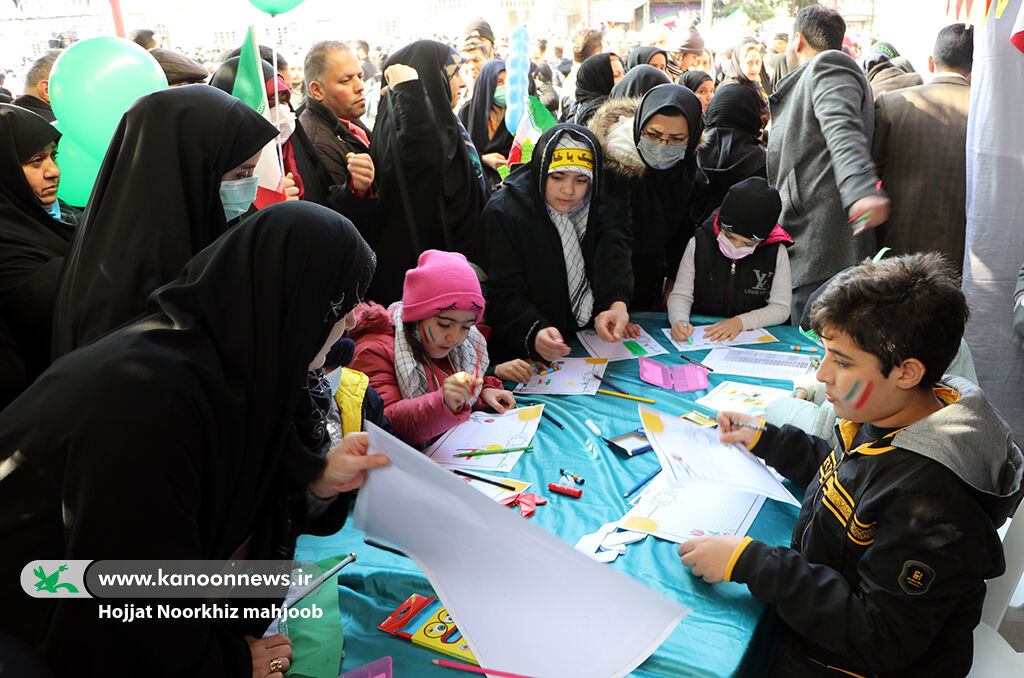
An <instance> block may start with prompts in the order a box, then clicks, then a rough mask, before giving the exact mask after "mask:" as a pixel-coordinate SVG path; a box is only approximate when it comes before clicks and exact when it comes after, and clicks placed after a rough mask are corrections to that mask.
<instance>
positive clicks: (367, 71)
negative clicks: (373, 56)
mask: <svg viewBox="0 0 1024 678" xmlns="http://www.w3.org/2000/svg"><path fill="white" fill-rule="evenodd" d="M350 46H351V48H352V50H353V51H354V52H355V53H356V58H357V59H359V66H360V67H361V68H362V69H363V81H364V82H365V81H367V80H369V79H370V78H372V77H373V76H375V75H377V67H376V66H374V65H373V62H372V61H370V43H368V42H366V41H365V40H353V41H352V44H351V45H350Z"/></svg>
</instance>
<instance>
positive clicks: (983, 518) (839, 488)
mask: <svg viewBox="0 0 1024 678" xmlns="http://www.w3.org/2000/svg"><path fill="white" fill-rule="evenodd" d="M935 394H936V396H937V397H938V398H939V399H940V400H941V401H942V402H943V403H945V407H943V408H942V409H941V410H939V411H937V412H935V413H933V414H931V415H929V416H927V417H924V418H923V419H920V420H918V421H917V422H914V423H913V424H910V425H909V426H906V427H904V428H901V429H896V430H890V431H887V432H884V433H883V435H882V436H881V437H880V438H877V439H875V440H868V441H867V442H863V443H862V444H856V443H854V440H855V439H856V440H857V441H858V443H861V441H862V440H864V438H863V434H864V433H865V432H870V429H871V428H873V427H871V425H870V424H864V425H858V424H855V423H852V422H849V421H845V420H840V421H839V423H838V425H837V427H836V432H837V436H838V438H839V444H838V445H837V446H836V447H835V448H834V449H831V450H830V449H829V446H828V444H827V443H826V442H825V441H823V440H821V439H820V438H814V437H812V436H808V435H807V434H805V433H803V432H802V431H800V430H799V429H796V428H793V427H791V426H784V427H782V428H776V427H774V426H769V427H768V430H767V432H765V433H764V434H762V435H761V437H760V438H759V439H758V440H757V441H756V445H755V446H754V447H753V448H752V449H753V452H754V453H755V454H757V455H758V456H761V457H763V458H764V459H765V461H767V462H768V463H769V464H770V465H772V466H774V467H775V468H776V469H777V470H779V472H781V473H782V474H783V475H784V476H786V477H787V478H789V479H790V480H793V481H794V482H796V483H799V484H801V485H807V492H806V494H805V495H804V500H803V508H802V510H801V512H800V517H799V519H798V521H797V525H796V528H795V529H794V531H793V547H792V548H785V547H782V546H774V547H773V546H768V545H766V544H762V543H760V542H756V541H750V542H748V543H746V544H745V545H741V550H739V554H738V557H737V555H736V554H734V556H733V558H734V559H735V565H734V567H733V568H732V571H731V573H730V572H727V573H726V575H727V578H729V579H730V580H731V581H738V582H744V583H746V584H747V585H748V586H749V588H750V591H751V593H753V594H754V596H755V597H757V598H758V599H759V600H763V601H765V602H767V603H771V604H774V605H775V606H776V608H777V610H778V613H779V616H780V617H781V618H782V620H783V621H784V622H785V623H786V626H787V628H786V630H785V633H786V634H788V636H789V638H788V640H790V641H791V642H793V643H795V645H796V647H797V648H798V649H797V651H796V654H799V655H806V657H808V658H809V659H810V661H811V662H813V663H814V664H821V665H822V666H833V667H838V668H840V669H842V673H843V674H849V675H877V676H892V677H895V676H900V677H901V678H911V677H914V676H921V677H924V676H940V675H941V676H954V675H955V676H964V675H967V673H968V671H969V669H970V665H971V661H972V657H973V653H972V649H971V648H972V642H971V638H972V636H971V634H972V630H973V629H974V627H975V626H977V624H978V621H979V619H980V618H981V607H982V602H983V601H984V597H985V581H984V580H985V579H990V578H992V577H997V576H999V575H1000V574H1002V573H1003V570H1004V569H1005V561H1004V559H1003V551H1002V545H1001V543H1000V540H999V536H998V535H997V533H996V528H997V527H998V526H1000V525H1002V523H1003V522H1004V521H1005V520H1006V518H1007V517H1008V516H1009V515H1010V514H1011V513H1013V511H1014V509H1015V508H1016V506H1017V504H1018V503H1019V502H1020V499H1021V473H1022V470H1024V456H1022V454H1021V450H1020V448H1019V447H1017V446H1016V445H1015V444H1014V443H1013V434H1012V432H1011V431H1010V428H1009V425H1008V424H1007V423H1006V421H1005V420H1004V419H1003V418H1002V417H1001V416H1000V415H999V413H998V412H996V411H995V410H994V409H993V408H992V406H991V405H990V404H989V403H988V401H987V400H986V399H985V396H984V394H983V393H982V391H981V389H980V388H978V387H977V386H976V385H974V384H973V383H971V382H970V381H968V380H966V379H963V378H961V377H953V376H949V375H947V376H946V377H944V378H943V383H940V384H939V385H938V387H936V389H935ZM862 428H863V429H868V431H862V430H861V429H862ZM875 432H879V429H875ZM872 437H874V436H872ZM851 448H854V449H851ZM779 661H780V660H777V662H776V663H777V666H776V669H777V670H778V669H780V668H781V669H784V670H785V669H786V667H785V666H778V663H779ZM782 661H784V660H782ZM790 669H792V671H791V673H789V674H785V673H784V674H783V675H792V674H793V671H795V668H794V667H790ZM829 675H831V674H829Z"/></svg>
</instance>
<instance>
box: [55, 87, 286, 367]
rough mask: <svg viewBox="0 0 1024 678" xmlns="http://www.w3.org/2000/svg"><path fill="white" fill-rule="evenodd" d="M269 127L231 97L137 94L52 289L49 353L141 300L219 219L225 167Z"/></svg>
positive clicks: (137, 308)
mask: <svg viewBox="0 0 1024 678" xmlns="http://www.w3.org/2000/svg"><path fill="white" fill-rule="evenodd" d="M275 136H277V128H276V127H274V126H273V125H271V124H270V123H269V122H267V121H266V120H265V119H264V118H263V117H262V116H261V115H259V114H258V113H257V112H256V111H254V110H253V109H251V108H249V106H247V105H246V104H244V103H242V102H241V101H240V100H238V99H236V98H235V97H233V96H231V95H229V94H225V93H224V92H222V91H220V90H218V89H216V88H214V87H209V86H207V85H185V86H184V87H175V88H172V89H168V90H163V91H160V92H155V93H153V94H149V95H147V96H144V97H141V98H140V99H139V100H138V101H136V102H135V104H133V105H132V107H131V108H130V109H128V112H127V113H125V114H124V117H123V118H121V122H120V124H119V125H118V127H117V131H116V132H115V133H114V138H113V139H112V140H111V142H110V147H109V149H108V151H107V155H106V157H105V158H104V160H103V165H102V166H101V167H100V172H99V175H98V176H97V178H96V185H95V186H94V187H93V192H92V195H91V196H90V198H89V203H88V205H86V208H85V214H84V216H83V218H82V223H81V224H80V225H79V226H78V228H77V229H76V232H75V238H74V241H73V243H72V247H71V253H70V254H69V255H68V258H67V263H66V266H65V271H64V275H63V277H62V279H61V285H60V290H59V293H58V296H57V308H56V315H55V317H54V347H53V350H54V354H55V356H60V355H63V354H65V353H67V352H68V351H71V350H73V349H75V348H77V347H79V346H83V345H85V344H88V343H89V342H91V341H94V340H96V339H98V338H99V337H101V336H103V335H104V334H106V333H107V332H109V331H110V330H112V329H114V328H115V327H118V326H119V325H121V324H123V323H125V322H127V321H129V320H131V319H133V318H135V317H136V316H138V315H139V314H141V313H142V312H143V311H144V310H145V301H146V297H147V296H148V295H149V293H150V292H152V291H153V290H154V289H156V288H157V287H159V286H160V285H163V284H164V283H166V282H167V281H169V280H173V279H174V277H175V276H176V275H177V274H178V272H179V271H180V270H181V267H182V266H183V265H184V264H185V262H186V261H188V260H189V259H190V258H191V257H192V255H194V254H195V253H196V252H198V251H199V250H201V249H203V248H204V247H206V246H207V245H209V244H210V243H211V242H213V241H214V240H216V239H217V237H218V236H220V235H221V233H223V232H224V230H225V229H226V228H227V221H226V219H225V217H224V208H223V204H222V203H221V200H220V193H219V189H220V182H221V177H222V176H223V175H224V173H225V172H227V171H229V170H231V169H232V168H234V167H237V166H238V165H240V164H242V163H243V162H244V161H245V160H247V159H248V158H250V157H252V156H253V155H254V154H255V153H256V152H257V151H259V150H260V149H261V148H263V146H264V145H266V144H267V142H269V141H270V140H271V139H273V138H274V137H275Z"/></svg>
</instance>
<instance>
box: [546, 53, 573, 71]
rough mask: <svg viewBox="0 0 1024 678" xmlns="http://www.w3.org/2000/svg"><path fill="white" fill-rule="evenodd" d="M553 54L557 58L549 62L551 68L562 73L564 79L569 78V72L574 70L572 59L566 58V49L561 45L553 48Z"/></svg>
mask: <svg viewBox="0 0 1024 678" xmlns="http://www.w3.org/2000/svg"><path fill="white" fill-rule="evenodd" d="M551 54H552V55H553V56H554V57H555V58H554V59H552V60H551V61H550V62H548V63H550V64H551V68H553V69H555V70H556V71H558V72H559V73H561V75H562V77H563V78H565V77H567V76H568V75H569V71H571V70H572V59H566V58H565V48H564V47H562V46H561V45H555V46H554V47H552V48H551Z"/></svg>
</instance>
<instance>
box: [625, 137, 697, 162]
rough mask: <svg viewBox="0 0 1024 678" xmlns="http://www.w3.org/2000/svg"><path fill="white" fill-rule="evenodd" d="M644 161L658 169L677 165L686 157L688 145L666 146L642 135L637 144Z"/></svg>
mask: <svg viewBox="0 0 1024 678" xmlns="http://www.w3.org/2000/svg"><path fill="white" fill-rule="evenodd" d="M636 147H637V149H639V151H640V157H641V158H643V161H644V162H645V163H647V164H648V165H650V166H651V167H653V168H654V169H657V170H666V169H669V168H670V167H673V166H675V165H676V164H677V163H678V162H680V161H682V159H683V158H685V157H686V148H687V147H686V146H685V145H684V146H666V145H664V144H659V143H658V142H657V141H651V140H650V139H648V138H646V137H640V141H638V142H637V144H636Z"/></svg>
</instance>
